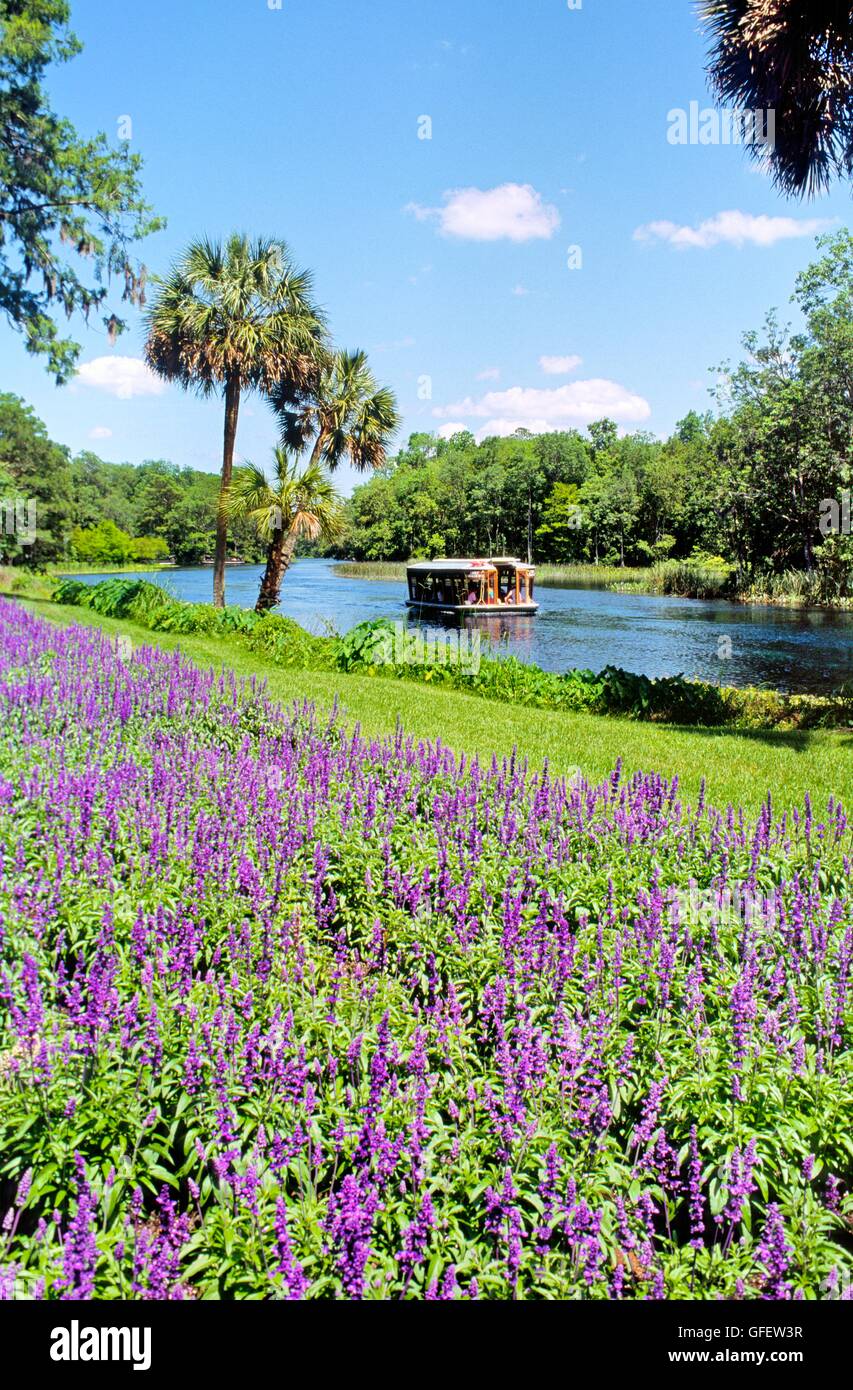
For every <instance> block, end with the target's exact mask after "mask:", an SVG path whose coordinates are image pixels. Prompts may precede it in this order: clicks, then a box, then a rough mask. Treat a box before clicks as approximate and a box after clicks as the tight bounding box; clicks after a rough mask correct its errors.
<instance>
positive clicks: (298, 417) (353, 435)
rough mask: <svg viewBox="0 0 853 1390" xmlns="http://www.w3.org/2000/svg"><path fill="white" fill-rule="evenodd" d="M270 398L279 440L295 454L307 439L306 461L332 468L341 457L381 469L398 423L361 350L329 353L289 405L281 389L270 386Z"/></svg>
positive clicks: (394, 404)
mask: <svg viewBox="0 0 853 1390" xmlns="http://www.w3.org/2000/svg"><path fill="white" fill-rule="evenodd" d="M271 400H272V404H273V408H274V409H275V411H276V413H277V414H278V416H279V419H280V420H281V426H282V429H281V437H282V442H283V443H284V445H285V446H286V447H287V448H288V449H292V450H294V451H296V452H299V453H301V451H302V450H303V449H305V448H307V447H308V446H309V444H310V445H312V449H311V461H312V463H318V462H320V461H321V460H322V461H323V462H324V463H325V464H327V466H328V467H329V468H332V469H334V468H337V466H338V464H339V463H340V462H341V460H342V459H344V458H349V460H350V462H351V463H352V464H353V466H354V467H355V468H358V469H359V470H364V469H367V468H381V467H382V465H383V463H384V462H385V453H386V449H387V446H388V443H389V441H390V440H391V438H392V437H393V435H394V433H395V432H396V430H397V427H398V426H399V423H400V416H399V414H398V412H397V401H396V398H395V396H394V393H393V391H390V390H388V388H387V387H380V386H377V384H376V379H375V378H374V376H373V373H372V372H371V371H370V368H369V367H368V365H367V357H366V355H365V353H363V352H344V351H338V352H335V353H334V354H333V355H332V356H331V357H330V358H329V359H328V360H327V361H326V362H325V363H323V364H322V367H321V371H320V374H319V377H318V380H317V382H316V385H315V387H314V389H313V391H312V392H311V393H310V395H309V396H308V397H307V398H306V399H305V400H303V401H301V402H300V403H299V404H298V405H297V406H296V407H295V408H294V407H293V405H292V404H291V402H289V401H288V400H287V396H286V392H284V391H278V390H274V391H273V392H272V393H271Z"/></svg>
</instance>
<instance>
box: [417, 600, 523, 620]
mask: <svg viewBox="0 0 853 1390" xmlns="http://www.w3.org/2000/svg"><path fill="white" fill-rule="evenodd" d="M406 607H407V608H419V609H422V610H423V611H424V612H425V613H455V614H464V615H466V616H468V617H479V618H488V617H490V616H491V614H492V613H502V614H503V613H514V614H517V615H518V616H519V617H525V616H527V617H529V616H530V614H531V613H538V611H539V604H538V603H422V602H421V600H420V599H416V598H407V599H406Z"/></svg>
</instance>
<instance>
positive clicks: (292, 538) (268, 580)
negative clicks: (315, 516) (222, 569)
mask: <svg viewBox="0 0 853 1390" xmlns="http://www.w3.org/2000/svg"><path fill="white" fill-rule="evenodd" d="M296 539H297V537H296V530H295V529H294V527H291V528H290V530H289V531H288V532H287V533H286V534H285V532H284V531H277V532H276V534H275V535H274V536H273V538H272V540H271V541H270V544H269V548H268V550H267V563H266V569H265V570H264V577H263V579H262V580H261V588H260V592H259V594H258V601H257V603H256V604H255V612H256V613H269V612H270V610H271V609H273V608H277V607H278V603H279V599H280V598H281V586H282V583H283V581H284V576H285V575H286V574H287V571H288V570H289V569H290V562H291V561H292V559H293V552H294V550H295V549H296Z"/></svg>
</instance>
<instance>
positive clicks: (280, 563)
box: [229, 448, 344, 613]
mask: <svg viewBox="0 0 853 1390" xmlns="http://www.w3.org/2000/svg"><path fill="white" fill-rule="evenodd" d="M298 467H299V466H298V463H296V462H295V461H293V460H292V459H291V457H290V455H289V454H288V453H287V451H286V450H285V449H283V448H278V449H276V450H275V454H274V476H273V480H272V482H270V480H269V479H268V478H267V475H266V474H265V472H264V471H263V469H262V468H259V467H257V465H255V464H246V465H245V466H244V467H242V468H239V469H238V470H237V472H236V473H235V475H234V483H233V487H232V489H231V495H230V499H229V510H230V512H231V515H232V516H234V517H244V518H246V519H248V520H249V521H250V522H251V523H252V525H253V526H254V527H255V529H256V530H257V532H258V535H259V536H260V538H261V540H262V541H263V542H264V544H265V545H266V547H267V556H266V567H265V569H264V574H263V578H262V580H261V587H260V592H259V594H258V601H257V603H256V604H255V612H256V613H268V612H269V611H270V609H271V608H276V607H277V606H278V602H279V599H280V596H281V585H282V581H283V580H284V577H285V575H286V573H287V571H288V569H289V568H290V564H291V561H292V560H293V555H294V552H295V550H296V545H297V542H298V541H299V539H300V537H304V538H306V539H308V540H317V539H318V538H322V539H324V540H334V539H335V538H336V537H338V536H340V535H341V533H342V531H343V525H344V519H343V509H342V507H341V501H340V497H339V496H338V493H337V491H336V490H335V487H334V485H333V483H332V482H331V480H330V479H329V478H328V477H327V475H326V472H325V470H324V468H323V466H322V464H320V463H318V462H317V461H316V460H311V461H310V462H309V463H308V464H307V465H306V466H305V467H304V468H303V470H302V471H301V472H299V471H298Z"/></svg>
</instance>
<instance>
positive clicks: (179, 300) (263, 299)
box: [145, 234, 325, 608]
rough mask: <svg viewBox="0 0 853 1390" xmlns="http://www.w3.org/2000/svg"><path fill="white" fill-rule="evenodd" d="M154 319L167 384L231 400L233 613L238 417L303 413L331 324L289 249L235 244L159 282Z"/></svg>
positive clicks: (218, 567)
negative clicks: (274, 410)
mask: <svg viewBox="0 0 853 1390" xmlns="http://www.w3.org/2000/svg"><path fill="white" fill-rule="evenodd" d="M156 284H157V289H156V293H155V298H154V301H153V303H152V306H151V308H150V310H149V311H148V315H147V325H148V338H147V342H146V347H145V357H146V361H147V362H148V365H149V366H150V367H151V368H152V369H153V370H154V371H155V372H157V374H158V375H159V376H162V377H165V378H166V380H167V381H177V382H179V383H180V385H181V386H183V387H184V388H185V389H188V390H195V391H197V392H198V393H199V394H200V395H202V396H209V395H212V394H214V393H216V392H219V391H221V392H222V394H223V396H224V399H225V429H224V436H223V446H222V482H221V487H220V496H219V508H218V513H217V519H216V551H215V559H214V569H213V601H214V603H215V604H216V606H217V607H220V608H221V607H222V606H223V604H224V603H225V556H226V545H227V540H228V515H229V512H228V494H229V490H230V487H231V474H232V470H233V466H234V444H235V440H236V437H237V416H238V414H239V410H240V399H241V396H242V395H243V393H244V392H245V391H248V390H258V391H263V392H268V391H269V390H271V389H272V387H273V386H274V387H275V389H276V392H277V399H279V400H280V401H285V402H289V403H290V404H291V405H295V404H296V403H298V402H299V401H300V400H301V398H302V396H303V395H304V394H305V393H306V392H307V391H310V390H312V389H313V387H314V386H315V385H316V382H317V380H318V377H319V363H320V360H321V358H322V356H323V353H324V342H325V325H324V321H323V316H322V313H321V312H320V310H319V309H318V308H317V306H316V305H315V304H314V303H313V302H312V299H311V293H312V283H311V276H310V275H309V274H308V273H307V272H306V271H303V270H297V269H296V268H295V267H294V265H293V263H292V261H291V259H290V254H289V252H288V249H287V246H286V245H285V243H284V242H283V241H271V240H265V239H262V238H258V239H255V240H253V241H249V239H248V238H247V237H245V236H240V235H236V234H235V235H233V236H231V237H229V239H228V241H227V242H226V243H225V245H224V246H223V245H222V244H221V243H219V242H211V241H196V242H193V243H192V244H191V245H190V246H188V247H187V249H186V251H185V252H184V253H183V255H182V256H181V257H180V259H179V260H178V262H177V264H176V265H175V266H174V267H173V268H172V270H171V271H170V272H169V274H168V275H167V276H166V278H165V279H161V280H158V281H157V282H156Z"/></svg>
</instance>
